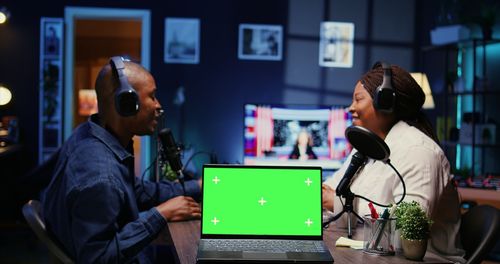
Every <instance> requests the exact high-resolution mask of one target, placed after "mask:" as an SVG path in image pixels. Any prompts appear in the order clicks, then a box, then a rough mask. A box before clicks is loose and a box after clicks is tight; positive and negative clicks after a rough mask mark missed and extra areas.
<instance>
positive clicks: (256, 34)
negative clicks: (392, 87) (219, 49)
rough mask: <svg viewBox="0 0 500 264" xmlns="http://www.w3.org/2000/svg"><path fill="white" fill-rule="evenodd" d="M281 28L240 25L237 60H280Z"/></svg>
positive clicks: (281, 48)
mask: <svg viewBox="0 0 500 264" xmlns="http://www.w3.org/2000/svg"><path fill="white" fill-rule="evenodd" d="M282 52H283V27H282V26H280V25H259V24H240V27H239V34H238V58H239V59H241V60H274V61H279V60H281V57H282Z"/></svg>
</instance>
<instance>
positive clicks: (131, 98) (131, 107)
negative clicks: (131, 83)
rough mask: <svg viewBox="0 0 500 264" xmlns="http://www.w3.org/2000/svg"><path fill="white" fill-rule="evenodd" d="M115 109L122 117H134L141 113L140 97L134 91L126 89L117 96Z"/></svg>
mask: <svg viewBox="0 0 500 264" xmlns="http://www.w3.org/2000/svg"><path fill="white" fill-rule="evenodd" d="M115 108H116V111H117V112H118V114H120V115H121V116H133V115H135V114H137V112H138V111H139V97H138V96H137V93H136V92H135V90H134V89H124V90H123V91H120V92H119V93H116V94H115Z"/></svg>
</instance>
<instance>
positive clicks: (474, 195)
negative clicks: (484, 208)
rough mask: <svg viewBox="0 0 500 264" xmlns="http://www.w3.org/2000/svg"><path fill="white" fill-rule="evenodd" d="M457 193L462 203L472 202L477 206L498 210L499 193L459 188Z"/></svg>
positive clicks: (499, 205) (499, 204)
mask: <svg viewBox="0 0 500 264" xmlns="http://www.w3.org/2000/svg"><path fill="white" fill-rule="evenodd" d="M458 193H459V194H460V198H461V200H462V201H474V202H477V204H488V205H491V206H494V207H496V208H497V209H500V191H496V190H487V189H476V188H462V187H460V188H458Z"/></svg>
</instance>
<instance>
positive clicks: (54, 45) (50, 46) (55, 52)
mask: <svg viewBox="0 0 500 264" xmlns="http://www.w3.org/2000/svg"><path fill="white" fill-rule="evenodd" d="M43 36H44V43H45V48H44V55H45V56H51V55H52V56H60V55H61V36H62V25H61V23H58V22H56V21H49V22H46V23H45V24H44V29H43Z"/></svg>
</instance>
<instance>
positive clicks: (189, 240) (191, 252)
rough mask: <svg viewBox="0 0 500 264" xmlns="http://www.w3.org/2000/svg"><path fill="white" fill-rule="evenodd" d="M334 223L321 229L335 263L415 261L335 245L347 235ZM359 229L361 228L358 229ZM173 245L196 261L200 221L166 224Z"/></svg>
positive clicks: (430, 259)
mask: <svg viewBox="0 0 500 264" xmlns="http://www.w3.org/2000/svg"><path fill="white" fill-rule="evenodd" d="M332 226H335V224H333V225H331V226H330V227H329V228H328V229H326V230H324V231H323V240H324V241H325V244H326V246H327V247H328V248H329V249H330V252H331V253H332V256H333V259H334V260H335V263H364V264H369V263H382V264H384V263H387V264H389V263H413V264H414V263H416V262H415V261H410V260H407V259H405V258H404V256H403V255H402V254H401V253H397V254H396V256H372V255H368V254H365V253H363V252H362V251H361V250H354V249H351V248H342V247H335V241H336V240H337V238H339V237H340V236H345V237H347V230H345V229H337V228H335V227H332ZM360 230H361V229H360ZM360 230H358V232H355V233H354V238H355V239H360V237H361V238H362V237H363V233H362V231H360ZM165 232H169V233H170V235H171V238H172V242H173V244H174V246H175V250H176V254H177V257H178V260H179V263H181V264H193V263H196V253H197V250H198V241H199V240H200V221H199V220H194V221H186V222H173V223H169V224H168V230H166V231H165ZM423 263H451V262H450V261H447V260H446V259H444V258H442V257H440V256H438V255H436V254H433V253H431V252H427V254H426V255H425V257H424V262H423Z"/></svg>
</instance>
